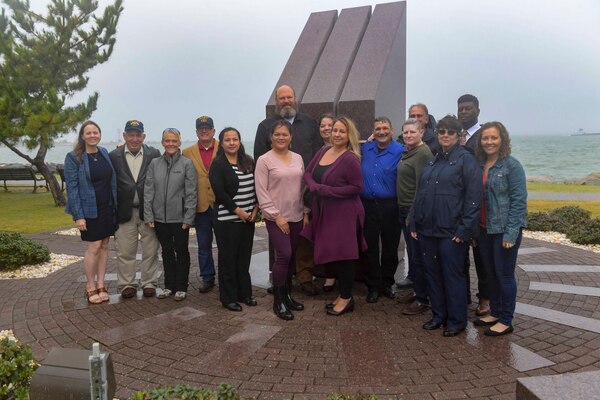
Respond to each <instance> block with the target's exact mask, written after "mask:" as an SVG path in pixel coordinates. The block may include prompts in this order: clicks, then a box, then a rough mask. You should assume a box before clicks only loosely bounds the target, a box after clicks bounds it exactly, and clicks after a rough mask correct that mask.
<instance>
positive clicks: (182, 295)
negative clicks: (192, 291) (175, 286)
mask: <svg viewBox="0 0 600 400" xmlns="http://www.w3.org/2000/svg"><path fill="white" fill-rule="evenodd" d="M186 295H187V293H186V292H177V293H175V297H173V298H174V299H175V301H181V300H183V299H185V296H186Z"/></svg>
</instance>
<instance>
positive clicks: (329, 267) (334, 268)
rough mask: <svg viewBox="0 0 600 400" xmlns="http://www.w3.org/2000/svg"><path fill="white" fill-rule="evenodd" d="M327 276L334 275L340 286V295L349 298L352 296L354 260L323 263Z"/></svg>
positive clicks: (354, 270)
mask: <svg viewBox="0 0 600 400" xmlns="http://www.w3.org/2000/svg"><path fill="white" fill-rule="evenodd" d="M325 271H329V272H328V273H327V276H328V277H330V275H333V276H336V277H337V279H338V283H339V286H340V297H341V298H342V299H349V298H351V297H352V287H353V286H354V275H355V273H356V262H355V261H354V260H340V261H334V262H330V263H327V264H325Z"/></svg>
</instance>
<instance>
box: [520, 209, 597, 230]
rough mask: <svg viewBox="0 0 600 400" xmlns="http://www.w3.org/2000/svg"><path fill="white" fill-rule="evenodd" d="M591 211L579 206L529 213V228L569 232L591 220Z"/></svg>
mask: <svg viewBox="0 0 600 400" xmlns="http://www.w3.org/2000/svg"><path fill="white" fill-rule="evenodd" d="M590 216H591V213H590V212H589V211H587V210H584V209H583V208H580V207H577V206H565V207H560V208H555V209H554V210H551V211H548V212H531V213H528V214H527V229H529V230H531V231H543V232H548V231H554V232H560V233H564V234H569V233H570V232H572V231H573V230H574V229H576V228H577V227H581V226H584V225H585V224H586V223H587V222H588V221H589V220H590Z"/></svg>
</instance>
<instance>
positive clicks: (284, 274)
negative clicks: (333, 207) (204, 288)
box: [254, 120, 308, 320]
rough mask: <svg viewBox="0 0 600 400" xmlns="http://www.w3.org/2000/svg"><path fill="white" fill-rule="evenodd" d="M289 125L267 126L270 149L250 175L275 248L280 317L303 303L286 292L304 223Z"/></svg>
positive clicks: (300, 171) (300, 170)
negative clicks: (269, 130) (252, 176)
mask: <svg viewBox="0 0 600 400" xmlns="http://www.w3.org/2000/svg"><path fill="white" fill-rule="evenodd" d="M291 142H292V126H291V124H290V123H289V122H287V121H286V120H279V121H276V122H275V123H274V124H273V126H272V127H271V150H270V151H268V152H267V153H265V154H263V155H262V156H260V157H259V158H258V161H257V162H256V170H255V172H254V174H255V175H254V178H255V182H256V196H257V197H258V204H259V207H260V209H261V210H262V216H263V218H264V219H265V221H266V225H267V232H269V240H270V241H271V243H272V244H273V248H274V249H275V255H276V256H275V263H274V264H273V299H274V300H273V311H274V312H275V315H277V316H278V317H279V318H281V319H284V320H291V319H293V318H294V314H292V311H300V310H303V309H304V305H302V304H301V303H298V302H296V301H294V299H292V297H291V295H290V291H291V286H292V285H291V283H292V274H293V273H294V271H295V260H296V247H297V245H298V238H299V237H300V231H301V230H302V228H303V227H304V225H306V224H307V223H308V216H307V213H306V212H305V211H307V210H305V209H304V206H303V204H302V176H303V175H304V163H303V162H302V157H301V156H300V155H299V154H296V153H294V152H292V151H290V143H291Z"/></svg>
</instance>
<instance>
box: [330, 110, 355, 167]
mask: <svg viewBox="0 0 600 400" xmlns="http://www.w3.org/2000/svg"><path fill="white" fill-rule="evenodd" d="M336 122H341V123H342V124H343V125H344V126H345V127H346V131H347V132H348V149H349V150H350V151H351V152H353V153H354V154H356V155H357V156H358V159H359V160H360V144H359V143H358V137H359V135H358V130H357V129H356V125H354V122H352V120H351V119H350V118H348V117H344V116H342V117H337V118H336V119H334V120H333V124H334V125H335V123H336Z"/></svg>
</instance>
